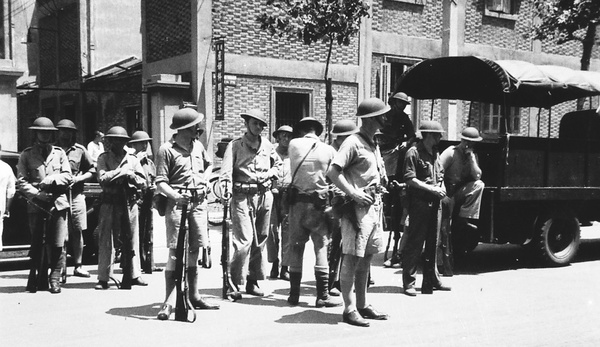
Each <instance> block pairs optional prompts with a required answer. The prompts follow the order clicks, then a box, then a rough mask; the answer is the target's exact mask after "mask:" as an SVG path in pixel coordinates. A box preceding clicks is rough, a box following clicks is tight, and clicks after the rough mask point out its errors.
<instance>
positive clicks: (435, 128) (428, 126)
mask: <svg viewBox="0 0 600 347" xmlns="http://www.w3.org/2000/svg"><path fill="white" fill-rule="evenodd" d="M419 131H420V132H421V133H440V134H442V133H445V131H444V128H442V125H441V124H440V123H439V122H436V121H434V120H424V121H422V122H421V125H420V126H419Z"/></svg>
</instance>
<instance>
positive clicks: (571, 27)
mask: <svg viewBox="0 0 600 347" xmlns="http://www.w3.org/2000/svg"><path fill="white" fill-rule="evenodd" d="M534 6H535V8H536V10H537V12H538V14H539V17H540V19H541V23H540V24H538V25H535V26H534V30H535V34H536V36H535V37H536V39H556V40H557V43H559V44H562V43H565V42H568V41H572V40H577V41H581V42H583V41H585V40H587V39H590V38H589V37H587V35H586V31H587V29H588V27H589V26H590V25H592V26H595V25H597V24H598V23H600V1H598V0H535V1H534ZM592 39H593V38H592Z"/></svg>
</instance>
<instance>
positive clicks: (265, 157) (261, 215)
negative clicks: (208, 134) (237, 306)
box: [220, 109, 283, 296]
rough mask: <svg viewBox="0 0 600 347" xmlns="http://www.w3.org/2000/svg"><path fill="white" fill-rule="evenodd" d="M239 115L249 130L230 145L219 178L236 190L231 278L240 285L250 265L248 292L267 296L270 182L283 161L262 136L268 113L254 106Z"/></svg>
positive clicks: (274, 177) (271, 204)
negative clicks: (264, 254)
mask: <svg viewBox="0 0 600 347" xmlns="http://www.w3.org/2000/svg"><path fill="white" fill-rule="evenodd" d="M240 116H241V117H242V118H244V123H245V125H246V133H245V134H244V136H242V137H241V138H238V139H235V140H233V141H231V142H230V143H229V144H228V145H227V149H226V150H225V155H224V156H223V165H222V167H221V178H220V181H221V187H222V188H221V189H222V190H221V191H223V192H225V191H227V192H232V193H233V195H232V198H231V222H232V243H233V258H232V260H231V266H230V268H231V279H232V280H233V283H235V284H236V285H241V284H242V283H243V280H244V272H245V271H244V269H245V268H246V266H247V268H248V276H247V278H246V293H247V294H250V295H254V296H264V292H263V290H262V289H260V287H259V286H258V281H259V280H263V279H264V278H265V274H264V269H263V258H262V251H263V248H264V245H265V242H266V241H267V237H268V235H269V224H270V221H271V208H272V206H273V194H272V193H271V185H272V180H274V179H277V177H279V176H280V172H281V170H282V165H283V163H282V161H281V158H280V157H279V155H278V154H277V151H275V146H274V145H273V144H272V143H271V142H269V140H268V139H267V138H266V137H263V136H261V133H262V131H263V130H264V128H265V127H266V126H267V117H266V116H265V114H264V113H263V112H262V111H261V110H258V109H252V110H249V111H247V112H244V113H242V114H240ZM248 258H250V259H248Z"/></svg>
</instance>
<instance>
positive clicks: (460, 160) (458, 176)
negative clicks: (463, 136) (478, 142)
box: [440, 146, 479, 196]
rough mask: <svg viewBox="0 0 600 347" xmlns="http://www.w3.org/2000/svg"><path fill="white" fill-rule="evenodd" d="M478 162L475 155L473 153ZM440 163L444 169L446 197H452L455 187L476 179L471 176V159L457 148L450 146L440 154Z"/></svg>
mask: <svg viewBox="0 0 600 347" xmlns="http://www.w3.org/2000/svg"><path fill="white" fill-rule="evenodd" d="M473 155H474V156H475V161H477V162H478V159H477V154H475V153H473ZM440 162H441V163H442V166H443V167H444V184H445V185H446V190H447V191H448V195H450V196H452V195H454V191H455V189H456V187H457V186H460V185H462V184H464V183H467V182H472V181H475V180H477V179H479V178H478V177H475V176H474V174H473V162H472V159H471V157H470V156H469V155H467V153H465V151H463V150H461V149H460V148H459V147H458V146H450V147H448V148H446V149H445V150H444V151H443V152H442V154H440Z"/></svg>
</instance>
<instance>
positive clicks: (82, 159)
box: [65, 143, 96, 195]
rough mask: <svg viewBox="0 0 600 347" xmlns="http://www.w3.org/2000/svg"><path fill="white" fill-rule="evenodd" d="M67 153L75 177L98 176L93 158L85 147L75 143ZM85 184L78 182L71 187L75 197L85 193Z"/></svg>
mask: <svg viewBox="0 0 600 347" xmlns="http://www.w3.org/2000/svg"><path fill="white" fill-rule="evenodd" d="M65 153H66V154H67V158H68V159H69V165H70V166H71V173H72V174H73V176H77V175H79V174H85V173H88V172H91V173H92V174H96V167H95V166H94V163H93V161H92V157H91V156H90V154H89V153H88V151H87V150H86V149H85V147H83V146H82V145H80V144H78V143H75V144H73V145H72V146H71V147H69V148H67V149H65ZM83 183H84V182H78V183H77V184H74V185H73V187H71V189H72V192H73V195H75V194H79V193H81V192H83Z"/></svg>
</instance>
